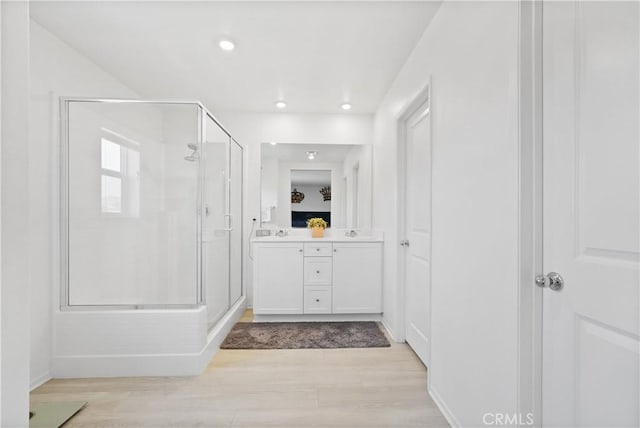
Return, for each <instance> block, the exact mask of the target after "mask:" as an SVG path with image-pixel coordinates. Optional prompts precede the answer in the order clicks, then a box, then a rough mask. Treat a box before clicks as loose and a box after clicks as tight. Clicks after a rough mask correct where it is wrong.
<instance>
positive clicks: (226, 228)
mask: <svg viewBox="0 0 640 428" xmlns="http://www.w3.org/2000/svg"><path fill="white" fill-rule="evenodd" d="M227 219H229V227H225V228H224V229H222V230H224V231H225V232H231V231H232V230H233V215H231V214H225V215H224V223H225V225H226V224H227Z"/></svg>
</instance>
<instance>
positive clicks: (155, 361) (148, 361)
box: [53, 297, 245, 378]
mask: <svg viewBox="0 0 640 428" xmlns="http://www.w3.org/2000/svg"><path fill="white" fill-rule="evenodd" d="M244 303H245V299H244V297H243V298H241V299H240V300H239V301H238V302H237V303H236V304H235V305H234V306H233V307H232V308H231V309H230V310H229V311H227V313H226V314H225V316H224V317H223V318H222V319H221V320H220V321H219V322H218V323H217V324H216V325H215V326H214V327H213V329H212V330H211V331H209V333H208V334H207V340H206V345H205V346H204V348H203V349H202V350H201V351H200V352H197V353H184V354H181V353H173V354H128V355H116V354H114V355H72V356H57V357H54V359H53V367H54V371H53V373H54V377H56V378H74V377H80V378H83V377H120V376H196V375H199V374H200V373H202V372H203V371H204V369H205V368H206V367H207V365H208V364H209V362H210V361H211V359H212V358H213V356H214V355H215V354H216V352H217V351H218V349H220V344H221V343H222V341H223V340H224V339H225V337H226V335H227V334H228V333H229V331H230V330H231V328H232V327H233V325H234V324H235V323H236V322H237V321H238V320H239V319H240V317H241V316H242V314H243V313H244V307H245V306H244Z"/></svg>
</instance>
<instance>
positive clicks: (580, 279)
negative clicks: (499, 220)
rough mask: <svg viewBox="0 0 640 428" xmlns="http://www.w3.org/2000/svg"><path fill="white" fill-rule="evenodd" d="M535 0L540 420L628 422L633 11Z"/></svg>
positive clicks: (635, 205) (634, 382)
mask: <svg viewBox="0 0 640 428" xmlns="http://www.w3.org/2000/svg"><path fill="white" fill-rule="evenodd" d="M543 9H544V11H543V82H544V88H543V108H544V118H543V122H544V132H543V140H544V143H543V152H544V155H543V164H544V167H543V168H544V171H543V176H544V185H543V194H544V202H543V207H544V208H543V211H544V214H543V222H544V249H543V251H544V257H543V265H544V270H545V273H548V272H557V273H559V274H560V275H561V276H562V277H563V278H564V288H562V289H561V290H557V291H554V290H552V289H550V288H549V287H548V284H547V287H546V288H545V289H544V290H543V294H544V297H543V308H544V309H543V376H542V384H543V386H542V388H543V394H542V405H543V406H542V407H543V408H542V422H543V425H544V426H565V427H578V426H580V427H582V426H598V427H614V426H635V427H637V426H638V425H639V424H640V417H639V410H638V409H639V405H640V396H639V394H638V384H639V382H640V371H639V359H638V356H639V343H640V342H639V340H638V339H639V333H640V332H639V318H638V310H639V305H638V298H639V295H638V288H639V280H638V274H639V270H638V265H639V260H640V259H639V254H640V248H639V247H640V246H639V236H640V235H639V234H640V230H639V222H640V219H639V218H640V217H639V205H640V186H639V178H640V177H639V173H638V169H639V165H638V163H639V160H640V159H639V155H640V151H639V144H640V143H639V141H640V134H639V131H638V128H639V125H638V120H639V119H638V118H639V114H640V111H639V109H638V103H639V101H640V99H639V95H638V93H639V90H638V80H639V74H638V72H639V70H638V62H639V59H640V58H639V55H638V50H639V42H638V37H639V32H638V13H639V12H640V11H639V8H638V3H637V2H603V3H597V2H551V1H550V2H545V3H544V6H543Z"/></svg>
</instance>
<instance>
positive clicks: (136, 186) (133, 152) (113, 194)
mask: <svg viewBox="0 0 640 428" xmlns="http://www.w3.org/2000/svg"><path fill="white" fill-rule="evenodd" d="M105 131H106V130H105ZM111 134H112V135H108V136H107V137H103V138H101V141H100V144H101V159H100V162H101V195H100V196H101V207H102V213H103V214H107V215H119V216H123V217H139V215H140V150H139V149H138V147H139V145H140V144H139V143H137V142H135V141H133V140H131V139H126V138H122V137H119V138H118V136H117V135H116V134H115V133H111Z"/></svg>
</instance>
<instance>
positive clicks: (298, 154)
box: [261, 143, 354, 165]
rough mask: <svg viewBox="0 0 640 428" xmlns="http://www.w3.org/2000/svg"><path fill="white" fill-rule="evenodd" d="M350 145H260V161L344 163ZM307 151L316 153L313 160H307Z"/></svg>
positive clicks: (311, 163)
mask: <svg viewBox="0 0 640 428" xmlns="http://www.w3.org/2000/svg"><path fill="white" fill-rule="evenodd" d="M353 147H354V146H353V145H350V144H277V145H275V146H273V145H271V144H269V143H262V147H261V151H262V159H278V160H279V161H280V162H302V163H308V164H309V165H313V164H314V163H316V164H317V163H326V162H340V163H342V162H344V159H345V158H346V157H347V154H348V153H349V152H350V151H351V149H353ZM307 151H314V152H316V157H315V159H314V160H309V158H308V157H307V153H306V152H307Z"/></svg>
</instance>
